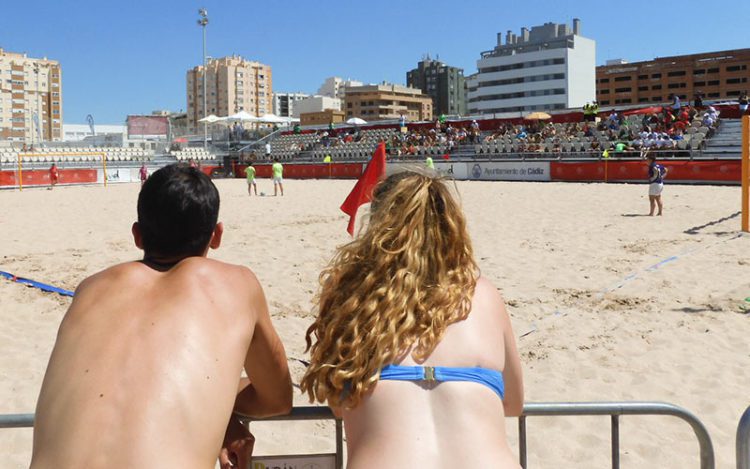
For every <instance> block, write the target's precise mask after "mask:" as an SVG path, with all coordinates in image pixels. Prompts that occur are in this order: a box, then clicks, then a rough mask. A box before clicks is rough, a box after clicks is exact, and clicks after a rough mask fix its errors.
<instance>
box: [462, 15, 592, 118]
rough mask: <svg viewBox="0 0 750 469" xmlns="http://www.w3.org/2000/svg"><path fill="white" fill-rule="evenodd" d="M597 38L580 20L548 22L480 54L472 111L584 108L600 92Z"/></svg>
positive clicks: (508, 35) (470, 96) (470, 91)
mask: <svg viewBox="0 0 750 469" xmlns="http://www.w3.org/2000/svg"><path fill="white" fill-rule="evenodd" d="M595 68H596V42H595V41H593V40H591V39H588V38H585V37H583V36H581V21H580V20H579V19H574V20H573V27H572V28H571V27H570V26H568V25H567V24H555V23H545V24H544V25H541V26H534V27H532V28H531V29H528V28H525V27H524V28H521V34H520V35H516V34H514V33H512V32H511V31H508V32H507V33H506V36H505V44H503V42H502V35H501V33H498V35H497V46H496V47H495V48H494V49H492V50H490V51H485V52H482V53H481V58H480V59H479V60H478V61H477V69H478V72H477V73H476V74H474V75H472V76H471V79H470V80H467V85H468V111H469V113H470V114H494V113H503V112H527V111H542V110H545V111H546V110H553V109H566V108H573V107H581V106H583V105H584V104H585V103H586V102H590V101H593V100H594V99H595V96H596V71H595Z"/></svg>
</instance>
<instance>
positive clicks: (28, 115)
mask: <svg viewBox="0 0 750 469" xmlns="http://www.w3.org/2000/svg"><path fill="white" fill-rule="evenodd" d="M62 102H63V101H62V71H61V68H60V63H59V62H57V61H55V60H49V59H47V58H46V57H44V58H41V59H34V58H31V57H27V55H26V54H17V53H13V52H8V51H5V50H3V49H0V140H11V141H15V142H24V143H27V144H33V143H35V142H38V141H40V140H41V141H60V140H62V137H63V135H62V125H63V111H62Z"/></svg>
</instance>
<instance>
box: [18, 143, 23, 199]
mask: <svg viewBox="0 0 750 469" xmlns="http://www.w3.org/2000/svg"><path fill="white" fill-rule="evenodd" d="M17 155H18V190H19V191H23V165H22V164H21V152H20V151H19V152H18V153H17Z"/></svg>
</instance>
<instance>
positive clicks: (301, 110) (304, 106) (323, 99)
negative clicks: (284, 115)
mask: <svg viewBox="0 0 750 469" xmlns="http://www.w3.org/2000/svg"><path fill="white" fill-rule="evenodd" d="M328 109H333V110H334V111H340V110H341V100H340V99H337V98H329V97H328V96H310V97H309V98H305V99H303V100H301V101H297V102H296V103H294V114H293V116H292V117H299V115H300V114H307V113H308V112H322V111H325V110H328Z"/></svg>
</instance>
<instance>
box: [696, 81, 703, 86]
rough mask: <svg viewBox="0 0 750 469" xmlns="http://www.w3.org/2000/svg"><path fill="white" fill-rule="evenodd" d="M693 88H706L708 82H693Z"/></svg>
mask: <svg viewBox="0 0 750 469" xmlns="http://www.w3.org/2000/svg"><path fill="white" fill-rule="evenodd" d="M693 86H706V82H705V81H696V82H693Z"/></svg>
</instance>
